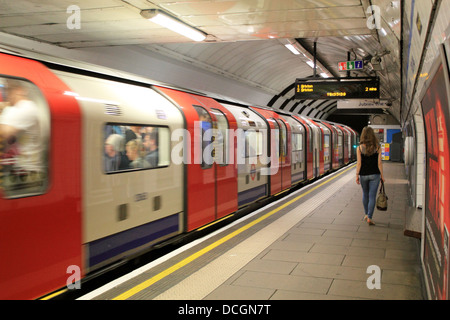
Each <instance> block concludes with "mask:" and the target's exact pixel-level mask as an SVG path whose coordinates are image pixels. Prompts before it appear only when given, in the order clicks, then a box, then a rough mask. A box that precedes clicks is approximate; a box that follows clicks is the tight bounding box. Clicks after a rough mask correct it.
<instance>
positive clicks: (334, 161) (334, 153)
mask: <svg viewBox="0 0 450 320" xmlns="http://www.w3.org/2000/svg"><path fill="white" fill-rule="evenodd" d="M321 123H322V124H323V125H324V126H326V127H327V128H328V129H329V130H330V134H331V136H330V161H331V169H333V170H334V169H338V168H339V151H338V142H337V140H338V133H337V131H336V128H335V127H334V126H333V125H332V124H330V123H327V122H325V121H322V122H321Z"/></svg>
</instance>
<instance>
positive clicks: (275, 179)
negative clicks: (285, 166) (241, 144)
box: [267, 118, 282, 195]
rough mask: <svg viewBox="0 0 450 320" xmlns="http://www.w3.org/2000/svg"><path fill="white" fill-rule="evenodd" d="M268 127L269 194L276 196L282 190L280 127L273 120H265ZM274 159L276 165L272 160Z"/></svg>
mask: <svg viewBox="0 0 450 320" xmlns="http://www.w3.org/2000/svg"><path fill="white" fill-rule="evenodd" d="M267 121H268V122H269V127H270V157H271V164H270V167H271V175H270V194H271V195H273V194H277V193H278V192H280V191H281V190H282V188H281V183H282V176H281V175H282V170H281V161H280V157H281V154H280V140H281V139H280V125H279V124H278V122H277V121H276V120H275V119H274V118H269V119H267ZM274 159H276V161H277V162H278V163H274V162H273V161H272V160H274Z"/></svg>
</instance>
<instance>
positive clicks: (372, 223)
mask: <svg viewBox="0 0 450 320" xmlns="http://www.w3.org/2000/svg"><path fill="white" fill-rule="evenodd" d="M367 223H368V224H369V226H374V225H375V223H374V222H373V221H372V220H370V219H367Z"/></svg>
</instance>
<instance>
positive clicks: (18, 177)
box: [0, 77, 50, 198]
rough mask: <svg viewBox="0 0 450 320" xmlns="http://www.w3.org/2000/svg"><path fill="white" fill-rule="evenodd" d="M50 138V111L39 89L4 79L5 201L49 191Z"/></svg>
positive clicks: (0, 176) (1, 147) (0, 98)
mask: <svg viewBox="0 0 450 320" xmlns="http://www.w3.org/2000/svg"><path fill="white" fill-rule="evenodd" d="M49 135H50V114H49V108H48V104H47V101H46V100H45V98H44V96H43V95H42V93H41V92H40V90H39V89H38V88H37V86H35V85H34V84H32V83H31V82H29V81H25V80H22V79H15V78H6V77H0V189H1V190H2V195H3V196H4V197H5V198H20V197H27V196H34V195H39V194H43V193H45V192H46V190H47V186H48V144H49Z"/></svg>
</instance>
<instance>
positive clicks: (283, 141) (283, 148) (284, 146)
mask: <svg viewBox="0 0 450 320" xmlns="http://www.w3.org/2000/svg"><path fill="white" fill-rule="evenodd" d="M277 122H278V124H279V127H280V155H281V157H282V158H285V157H286V153H287V136H286V131H287V128H286V125H285V124H284V122H283V121H281V120H279V119H277Z"/></svg>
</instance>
